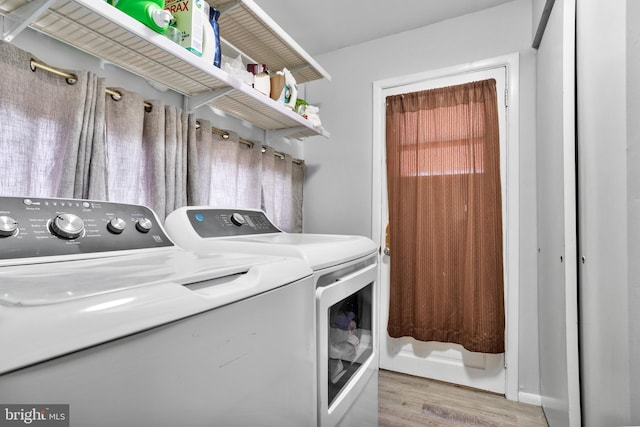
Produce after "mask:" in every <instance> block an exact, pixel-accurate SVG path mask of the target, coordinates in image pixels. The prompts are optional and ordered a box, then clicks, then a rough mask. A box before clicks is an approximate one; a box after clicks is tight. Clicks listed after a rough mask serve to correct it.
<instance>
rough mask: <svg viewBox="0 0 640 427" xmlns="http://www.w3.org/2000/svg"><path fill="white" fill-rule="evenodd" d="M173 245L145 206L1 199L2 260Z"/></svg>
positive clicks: (79, 201)
mask: <svg viewBox="0 0 640 427" xmlns="http://www.w3.org/2000/svg"><path fill="white" fill-rule="evenodd" d="M163 246H173V243H172V242H171V240H170V239H169V238H168V237H167V235H166V234H165V232H164V230H163V229H162V227H161V226H160V224H159V223H158V220H157V218H156V215H155V214H154V213H153V211H152V210H151V209H149V208H147V207H144V206H138V205H129V204H122V203H112V202H102V201H93V200H80V199H57V198H24V197H0V259H16V258H33V257H43V256H54V255H73V254H89V253H102V252H109V251H121V250H131V249H144V248H155V247H163Z"/></svg>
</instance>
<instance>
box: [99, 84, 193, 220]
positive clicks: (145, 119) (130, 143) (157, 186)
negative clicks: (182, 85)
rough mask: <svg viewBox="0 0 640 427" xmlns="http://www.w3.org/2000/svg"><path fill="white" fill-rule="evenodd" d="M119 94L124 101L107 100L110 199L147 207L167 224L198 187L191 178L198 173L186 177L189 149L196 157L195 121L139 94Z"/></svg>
mask: <svg viewBox="0 0 640 427" xmlns="http://www.w3.org/2000/svg"><path fill="white" fill-rule="evenodd" d="M115 90H116V91H117V92H119V93H120V94H121V95H122V96H121V97H119V98H118V99H117V100H116V99H113V98H112V97H111V96H109V95H107V107H106V122H107V127H106V149H107V177H108V200H111V201H116V202H121V203H133V204H142V205H146V206H149V207H150V208H152V209H153V210H154V211H155V212H156V214H157V215H158V217H160V219H161V220H163V219H164V218H165V217H166V215H167V214H169V213H170V212H172V211H173V210H174V209H176V208H178V207H181V206H186V205H187V204H188V193H189V191H193V188H194V184H193V183H192V184H191V185H189V179H191V180H193V179H195V176H196V173H192V174H191V176H188V173H187V164H188V162H189V157H190V155H189V153H190V149H189V147H190V146H192V149H191V150H192V151H191V157H194V156H195V152H194V151H193V150H194V149H195V119H193V118H192V117H191V116H190V115H189V114H186V113H184V112H182V111H181V110H180V109H178V108H176V107H173V106H166V105H164V104H163V103H162V102H160V101H149V102H147V104H148V105H149V106H145V100H144V99H143V98H142V96H141V95H139V94H137V93H135V92H130V91H127V90H125V89H122V88H117V89H115ZM189 163H195V160H194V162H189ZM194 166H195V165H194ZM196 171H197V166H196V169H195V170H194V172H196Z"/></svg>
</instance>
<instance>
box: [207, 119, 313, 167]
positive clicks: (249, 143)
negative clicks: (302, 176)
mask: <svg viewBox="0 0 640 427" xmlns="http://www.w3.org/2000/svg"><path fill="white" fill-rule="evenodd" d="M196 127H200V122H198V121H196ZM211 133H214V134H216V135H220V136H221V137H222V138H223V139H228V138H229V132H228V131H226V130H224V129H218V128H216V127H213V126H211ZM238 142H239V143H240V144H244V145H247V146H249V147H253V146H254V145H255V143H254V142H253V141H249V140H248V139H244V138H238ZM266 151H267V149H266V148H265V147H264V146H262V152H263V153H265V152H266ZM273 155H274V156H276V157H278V158H279V159H281V160H284V158H285V156H286V154H285V153H281V152H280V151H274V152H273ZM292 161H293V163H295V164H297V165H302V164H304V160H300V159H292Z"/></svg>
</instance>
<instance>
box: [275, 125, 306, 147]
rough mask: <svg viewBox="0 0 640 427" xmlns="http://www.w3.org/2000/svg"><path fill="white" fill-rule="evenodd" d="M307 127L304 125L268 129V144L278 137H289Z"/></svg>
mask: <svg viewBox="0 0 640 427" xmlns="http://www.w3.org/2000/svg"><path fill="white" fill-rule="evenodd" d="M305 129H307V128H306V127H304V126H296V127H292V128H286V129H277V130H267V135H266V137H267V138H266V139H267V145H268V144H270V143H271V142H273V141H274V140H276V139H281V138H287V137H288V136H289V135H291V134H294V133H297V132H300V131H302V130H305Z"/></svg>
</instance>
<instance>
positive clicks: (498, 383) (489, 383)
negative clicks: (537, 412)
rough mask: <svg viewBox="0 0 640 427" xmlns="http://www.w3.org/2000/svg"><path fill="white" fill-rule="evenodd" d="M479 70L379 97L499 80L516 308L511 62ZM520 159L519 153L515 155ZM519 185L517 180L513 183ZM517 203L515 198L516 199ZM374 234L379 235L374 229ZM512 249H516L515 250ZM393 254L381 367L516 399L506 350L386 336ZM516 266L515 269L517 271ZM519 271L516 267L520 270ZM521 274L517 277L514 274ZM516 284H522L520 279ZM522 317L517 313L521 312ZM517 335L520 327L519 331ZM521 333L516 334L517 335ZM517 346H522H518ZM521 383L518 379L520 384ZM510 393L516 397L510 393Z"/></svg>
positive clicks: (383, 299) (385, 288) (384, 299)
mask: <svg viewBox="0 0 640 427" xmlns="http://www.w3.org/2000/svg"><path fill="white" fill-rule="evenodd" d="M481 68H482V69H479V70H471V71H467V72H464V73H455V74H453V75H451V74H448V75H444V76H431V77H428V78H425V79H418V80H416V81H413V82H410V83H407V84H393V83H387V87H383V86H384V84H383V85H381V86H380V91H379V95H378V98H380V99H377V100H376V102H377V103H380V102H383V103H384V100H385V98H386V97H387V96H391V95H397V94H401V93H409V92H415V91H420V90H428V89H433V88H438V87H445V86H451V85H456V84H463V83H467V82H471V81H478V80H485V79H490V78H493V79H495V80H496V89H497V91H498V97H497V98H498V110H499V126H500V168H501V184H502V192H503V198H502V200H503V208H502V211H503V235H504V236H505V237H504V242H503V245H504V263H505V268H504V271H505V302H507V301H510V300H513V298H514V297H516V298H515V301H516V306H517V292H516V290H515V289H510V288H509V284H510V283H511V284H512V285H514V286H513V287H515V284H514V283H513V282H514V281H513V280H510V277H509V276H513V274H510V273H509V272H510V268H509V267H510V263H512V262H514V261H515V263H516V264H517V259H516V260H510V259H509V257H510V256H512V254H510V253H509V251H508V250H507V249H508V247H507V241H508V240H509V232H510V229H509V227H508V224H509V218H510V216H512V214H513V212H508V209H507V204H508V203H509V202H508V199H509V198H508V195H507V194H506V192H507V188H508V184H510V182H508V179H507V170H508V168H507V159H508V158H509V157H512V156H508V153H507V147H506V141H507V135H508V132H507V108H506V105H505V99H507V92H506V87H507V73H508V68H507V66H506V65H502V66H494V67H481ZM379 110H380V111H379V112H378V115H377V116H376V117H375V118H374V120H381V121H382V122H384V121H385V117H384V108H382V107H380V108H379ZM375 132H378V133H380V134H381V138H382V143H380V144H377V145H379V150H381V151H382V153H381V156H380V157H381V159H380V160H381V162H382V164H383V165H384V164H385V154H384V150H385V148H384V147H385V144H384V123H383V124H382V126H380V128H379V129H378V130H377V131H375ZM515 158H516V159H517V157H515ZM378 173H379V175H380V177H379V178H380V182H381V183H380V193H381V196H380V202H381V205H382V212H381V214H380V220H379V221H375V220H374V224H376V223H377V224H376V226H378V227H379V228H380V230H378V232H379V236H381V241H382V242H384V236H385V234H384V233H385V228H386V224H387V222H388V216H387V215H388V209H387V200H388V198H387V193H386V169H385V167H384V166H381V167H380V168H379V172H378ZM514 186H517V180H516V181H515V183H514ZM512 202H513V201H512ZM374 234H375V233H374ZM511 252H513V251H511ZM390 257H393V249H392V248H391V253H390V255H383V257H382V260H381V263H380V274H381V277H380V292H381V295H380V327H379V329H378V330H379V331H380V339H379V343H380V367H381V368H382V369H388V370H392V371H397V372H404V373H407V374H411V375H416V376H421V377H426V378H433V379H437V380H440V381H446V382H450V383H455V384H460V385H465V386H469V387H474V388H479V389H483V390H488V391H492V392H496V393H501V394H505V393H506V394H507V395H508V396H507V397H510V398H512V399H513V400H515V399H516V398H517V397H516V396H517V385H516V387H515V388H516V390H512V393H507V385H506V368H505V366H506V363H505V354H484V353H473V352H469V351H467V350H465V349H464V348H463V347H462V346H460V345H458V344H451V343H436V342H421V341H417V340H415V339H413V338H409V337H405V338H391V337H389V335H388V334H387V322H388V315H389V313H388V309H389V272H390V268H389V267H390ZM513 270H514V269H513V268H512V269H511V272H512V273H513ZM516 270H517V269H516ZM515 277H517V276H515ZM516 283H517V282H516ZM513 309H515V307H512V309H510V307H509V304H508V303H506V307H505V313H506V322H507V328H509V327H517V321H516V322H515V323H516V325H511V324H510V321H511V320H512V319H513V317H514V313H513ZM516 318H517V315H516ZM516 334H517V331H516ZM516 336H517V335H516ZM514 341H515V340H509V339H507V343H506V344H507V345H506V348H507V352H510V351H514V344H516V342H514ZM516 348H517V347H516ZM516 384H517V382H516ZM512 388H513V387H512ZM509 394H511V396H509Z"/></svg>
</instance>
